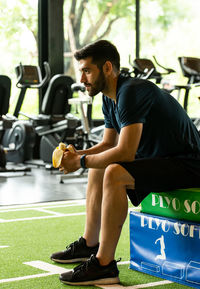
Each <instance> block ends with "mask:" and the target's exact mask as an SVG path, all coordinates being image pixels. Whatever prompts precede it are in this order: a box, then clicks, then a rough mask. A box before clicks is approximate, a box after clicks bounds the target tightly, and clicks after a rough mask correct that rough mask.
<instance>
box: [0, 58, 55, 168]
mask: <svg viewBox="0 0 200 289" xmlns="http://www.w3.org/2000/svg"><path fill="white" fill-rule="evenodd" d="M44 67H45V77H44V78H43V79H42V77H41V72H40V69H39V68H38V67H36V66H31V65H29V66H27V65H26V66H24V65H22V64H21V63H20V65H19V66H17V67H16V74H17V84H16V85H17V87H18V88H20V89H21V91H20V94H19V98H18V101H17V104H16V107H15V110H14V115H13V117H11V119H12V121H13V119H14V122H13V124H12V127H11V128H10V129H6V130H5V132H4V134H3V137H2V145H3V147H4V150H5V151H6V160H7V161H9V162H14V163H24V162H25V161H27V160H30V159H32V158H33V148H34V146H35V140H36V133H35V130H34V127H33V125H32V123H31V122H30V121H26V120H19V119H18V116H19V113H21V112H20V109H21V106H22V103H23V101H24V97H25V94H26V91H27V89H28V88H36V89H39V88H41V87H43V86H44V85H45V84H46V83H47V81H48V80H49V78H50V68H49V65H48V63H44ZM6 119H7V120H9V116H7V117H6Z"/></svg>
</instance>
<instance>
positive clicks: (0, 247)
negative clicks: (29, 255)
mask: <svg viewBox="0 0 200 289" xmlns="http://www.w3.org/2000/svg"><path fill="white" fill-rule="evenodd" d="M8 247H10V246H0V249H2V248H8Z"/></svg>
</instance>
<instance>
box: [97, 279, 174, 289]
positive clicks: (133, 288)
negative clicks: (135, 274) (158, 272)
mask: <svg viewBox="0 0 200 289" xmlns="http://www.w3.org/2000/svg"><path fill="white" fill-rule="evenodd" d="M171 283H173V282H171V281H168V280H164V281H158V282H152V283H146V284H138V285H133V286H122V285H120V284H113V285H103V286H102V285H96V286H98V287H100V288H102V289H113V288H115V289H123V288H128V289H139V288H148V287H154V286H161V285H166V284H171Z"/></svg>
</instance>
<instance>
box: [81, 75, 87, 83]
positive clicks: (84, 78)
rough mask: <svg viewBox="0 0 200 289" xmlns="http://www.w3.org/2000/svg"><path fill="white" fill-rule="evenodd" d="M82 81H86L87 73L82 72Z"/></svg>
mask: <svg viewBox="0 0 200 289" xmlns="http://www.w3.org/2000/svg"><path fill="white" fill-rule="evenodd" d="M80 81H81V82H82V83H84V82H86V77H85V74H84V73H82V74H81V80H80Z"/></svg>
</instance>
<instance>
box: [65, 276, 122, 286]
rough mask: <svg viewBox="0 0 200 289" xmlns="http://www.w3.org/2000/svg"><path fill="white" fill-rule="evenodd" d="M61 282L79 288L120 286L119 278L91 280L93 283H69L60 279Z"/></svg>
mask: <svg viewBox="0 0 200 289" xmlns="http://www.w3.org/2000/svg"><path fill="white" fill-rule="evenodd" d="M60 281H61V282H62V283H64V284H69V285H74V286H79V285H111V284H118V283H119V282H120V280H119V277H114V278H105V279H98V280H91V281H82V282H81V281H80V282H69V281H64V280H62V279H60Z"/></svg>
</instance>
